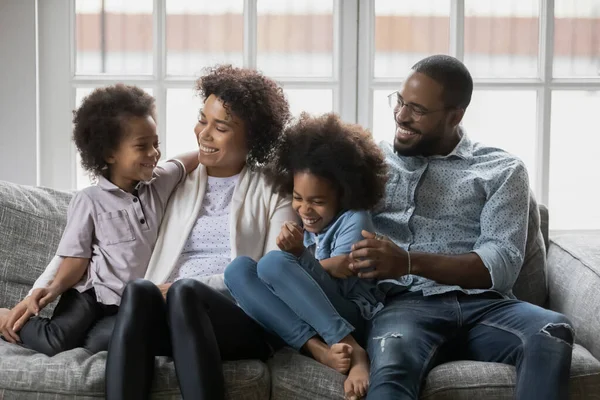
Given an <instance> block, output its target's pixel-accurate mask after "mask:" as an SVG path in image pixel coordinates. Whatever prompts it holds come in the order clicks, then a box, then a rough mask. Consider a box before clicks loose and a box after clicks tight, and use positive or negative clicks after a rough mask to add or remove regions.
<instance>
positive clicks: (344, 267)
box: [321, 254, 356, 279]
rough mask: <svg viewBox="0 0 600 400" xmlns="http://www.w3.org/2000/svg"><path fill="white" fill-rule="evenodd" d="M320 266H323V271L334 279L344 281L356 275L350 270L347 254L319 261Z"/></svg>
mask: <svg viewBox="0 0 600 400" xmlns="http://www.w3.org/2000/svg"><path fill="white" fill-rule="evenodd" d="M321 265H322V266H323V269H325V271H327V272H328V273H329V275H331V276H333V277H334V278H339V279H346V278H348V277H350V276H354V275H356V274H355V273H354V271H352V270H351V269H350V255H348V254H344V255H340V256H335V257H331V258H326V259H324V260H321Z"/></svg>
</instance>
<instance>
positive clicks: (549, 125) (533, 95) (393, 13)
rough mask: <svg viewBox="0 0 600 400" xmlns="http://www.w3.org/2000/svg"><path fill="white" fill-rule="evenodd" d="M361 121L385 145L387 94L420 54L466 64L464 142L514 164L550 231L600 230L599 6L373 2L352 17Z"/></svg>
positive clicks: (526, 0) (561, 1)
mask: <svg viewBox="0 0 600 400" xmlns="http://www.w3.org/2000/svg"><path fill="white" fill-rule="evenodd" d="M359 16H360V19H359V32H361V35H360V43H359V60H365V61H364V62H359V64H358V68H359V82H358V84H359V86H358V92H359V95H358V102H359V104H358V110H359V112H358V114H357V120H358V122H359V123H361V124H363V125H366V126H370V127H372V129H373V134H374V137H375V138H376V139H378V140H388V141H391V140H392V137H393V132H394V129H393V128H394V120H393V117H392V113H391V110H390V109H389V107H387V101H386V100H387V99H386V96H387V95H388V94H389V93H391V92H393V91H394V90H397V89H398V88H399V86H400V84H401V82H402V79H403V78H404V75H405V74H406V72H407V71H408V70H409V69H410V66H412V65H413V64H414V63H415V62H417V61H418V60H420V59H421V58H423V56H426V55H429V54H434V53H445V54H450V55H453V56H455V57H458V58H459V59H461V60H463V61H464V62H465V64H466V65H467V67H468V68H469V70H470V71H471V73H472V75H473V79H474V81H475V89H474V93H473V99H472V102H471V105H470V106H469V109H468V110H467V112H466V114H465V117H464V119H463V126H464V127H465V129H466V131H467V132H468V134H469V135H470V136H471V138H473V139H475V140H477V141H482V142H484V143H486V144H489V145H492V146H498V147H501V148H503V149H505V150H507V151H510V152H512V153H513V154H515V155H517V156H519V157H520V158H521V159H522V160H523V161H524V163H525V165H526V166H527V168H528V171H529V177H530V183H531V187H532V188H533V190H534V192H535V194H536V197H537V199H538V201H539V202H541V203H543V204H546V205H548V207H549V210H550V229H552V230H572V229H600V208H599V207H597V206H595V204H596V203H597V202H598V199H599V198H600V186H598V185H597V184H596V183H595V182H600V161H599V160H600V159H599V158H598V157H597V156H595V155H594V154H593V152H595V151H596V149H598V148H599V147H600V135H598V134H596V133H595V132H596V131H598V129H596V128H595V124H594V122H593V121H594V120H593V118H594V110H598V109H600V108H599V107H600V46H599V45H598V43H600V0H578V1H570V0H506V1H494V0H422V1H419V2H397V1H394V0H374V1H371V2H362V3H360V10H359Z"/></svg>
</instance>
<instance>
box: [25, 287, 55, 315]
mask: <svg viewBox="0 0 600 400" xmlns="http://www.w3.org/2000/svg"><path fill="white" fill-rule="evenodd" d="M58 296H60V291H58V290H57V289H56V288H55V287H53V286H52V285H51V286H49V287H45V288H38V289H35V290H34V291H33V292H32V293H31V296H27V298H26V299H25V300H28V306H27V309H28V310H29V312H30V313H32V314H33V315H38V314H39V313H40V311H41V310H42V309H43V308H44V307H46V306H47V305H48V304H50V303H52V302H53V301H54V300H56V298H57V297H58Z"/></svg>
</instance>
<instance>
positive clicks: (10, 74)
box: [0, 0, 38, 185]
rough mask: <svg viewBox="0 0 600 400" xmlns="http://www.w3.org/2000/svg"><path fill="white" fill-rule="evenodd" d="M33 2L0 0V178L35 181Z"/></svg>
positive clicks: (35, 117) (35, 105)
mask: <svg viewBox="0 0 600 400" xmlns="http://www.w3.org/2000/svg"><path fill="white" fill-rule="evenodd" d="M36 41H37V35H36V2H35V0H0V180H7V181H12V182H17V183H22V184H27V185H36V184H37V175H38V174H37V150H36V143H37V140H36V137H37V133H36V132H37V101H36V99H37V76H36V70H37V67H36V64H37V55H36V53H37V52H36Z"/></svg>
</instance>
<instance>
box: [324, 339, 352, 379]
mask: <svg viewBox="0 0 600 400" xmlns="http://www.w3.org/2000/svg"><path fill="white" fill-rule="evenodd" d="M317 361H319V362H320V363H321V364H325V365H327V366H328V367H330V368H333V369H335V370H336V371H337V372H339V373H341V374H347V373H348V370H349V369H350V364H351V362H352V346H350V345H349V344H345V343H336V344H334V345H333V346H331V347H330V348H329V350H328V351H327V352H326V353H325V354H324V355H323V356H322V357H320V360H317Z"/></svg>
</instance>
